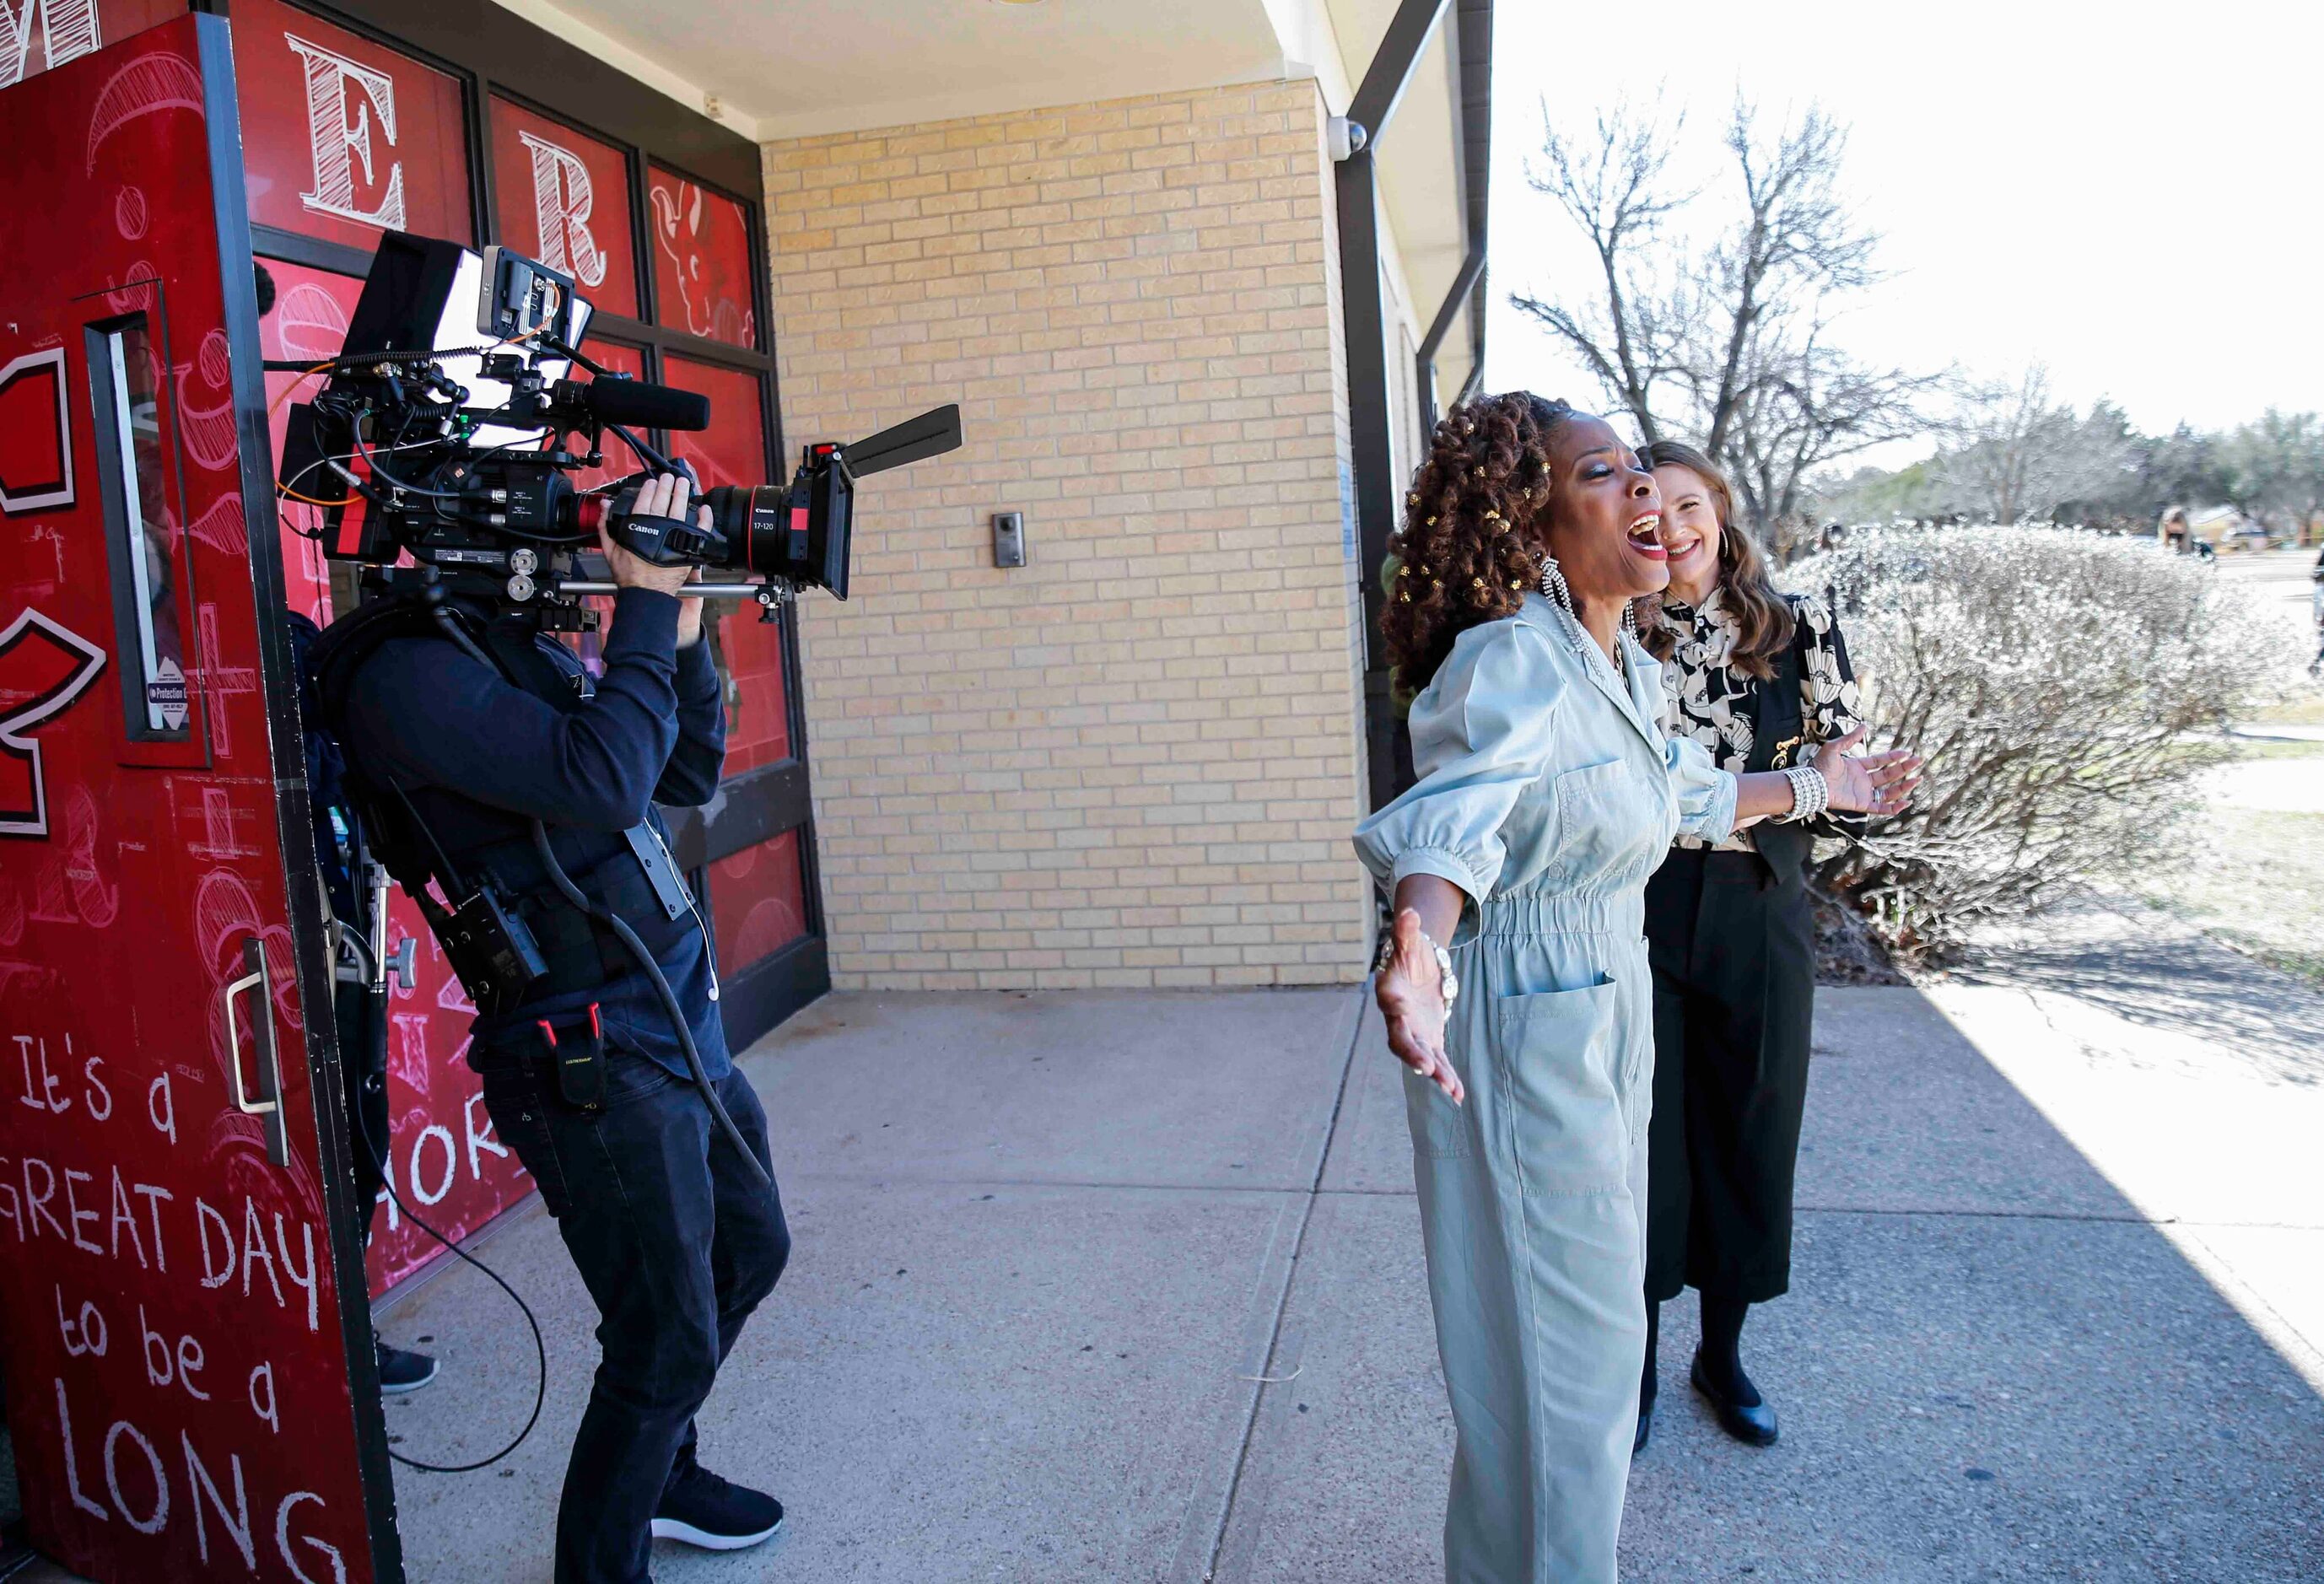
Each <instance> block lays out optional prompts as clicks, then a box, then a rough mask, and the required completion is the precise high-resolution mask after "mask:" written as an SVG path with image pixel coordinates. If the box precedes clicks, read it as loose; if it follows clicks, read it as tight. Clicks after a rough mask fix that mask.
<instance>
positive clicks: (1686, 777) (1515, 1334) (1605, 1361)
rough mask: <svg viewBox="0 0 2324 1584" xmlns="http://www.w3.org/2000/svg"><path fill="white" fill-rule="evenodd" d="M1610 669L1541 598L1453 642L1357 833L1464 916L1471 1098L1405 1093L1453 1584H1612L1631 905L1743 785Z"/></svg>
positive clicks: (1627, 1375) (1392, 868)
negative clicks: (1439, 1411) (1401, 778)
mask: <svg viewBox="0 0 2324 1584" xmlns="http://www.w3.org/2000/svg"><path fill="white" fill-rule="evenodd" d="M1625 641H1626V643H1627V641H1628V640H1625ZM1627 655H1628V682H1627V685H1626V684H1625V680H1624V678H1623V677H1620V676H1618V675H1617V674H1616V672H1615V670H1614V668H1613V666H1612V665H1611V664H1610V663H1609V661H1608V660H1607V658H1606V656H1605V654H1604V652H1603V651H1602V650H1600V649H1599V648H1598V647H1597V645H1596V644H1595V643H1593V642H1592V641H1591V640H1590V638H1589V636H1588V635H1587V634H1586V633H1584V632H1583V631H1582V628H1581V625H1580V624H1579V623H1578V622H1575V621H1574V620H1573V619H1572V617H1570V616H1568V615H1567V614H1566V613H1565V612H1563V610H1562V609H1560V608H1559V607H1558V606H1556V605H1554V604H1552V603H1550V602H1549V601H1548V600H1546V599H1545V598H1543V597H1542V596H1541V595H1539V594H1529V595H1527V596H1526V603H1525V606H1524V608H1523V609H1522V610H1521V611H1519V612H1518V613H1517V615H1515V616H1512V617H1509V618H1508V619H1507V620H1504V621H1499V622H1490V623H1488V624H1486V625H1484V626H1481V627H1476V628H1472V629H1471V630H1470V631H1466V632H1463V633H1462V635H1461V636H1460V639H1459V640H1458V641H1457V642H1456V643H1455V644H1454V645H1453V649H1452V654H1451V655H1450V656H1449V657H1447V658H1446V659H1445V661H1444V663H1443V666H1442V667H1441V668H1439V669H1438V670H1437V673H1436V676H1435V677H1434V679H1433V680H1432V681H1431V682H1430V683H1429V685H1428V686H1427V687H1426V689H1425V690H1424V691H1423V692H1422V693H1421V695H1420V696H1419V698H1418V699H1417V700H1416V701H1415V703H1414V705H1413V708H1412V752H1413V760H1414V764H1415V766H1416V769H1418V771H1419V773H1420V780H1419V783H1418V784H1417V785H1416V786H1415V787H1413V788H1412V789H1411V790H1410V791H1408V792H1406V794H1405V795H1404V796H1403V797H1399V798H1397V800H1396V801H1395V802H1394V803H1392V804H1390V805H1388V806H1387V807H1386V808H1383V809H1381V810H1380V811H1379V813H1377V814H1375V815H1372V816H1371V817H1370V818H1369V819H1367V820H1366V821H1364V823H1363V824H1361V825H1360V827H1358V829H1357V832H1356V850H1357V852H1359V853H1360V855H1361V857H1362V859H1363V861H1364V864H1365V866H1366V867H1367V868H1368V869H1369V870H1371V872H1372V874H1373V876H1374V877H1375V878H1376V879H1379V882H1380V884H1381V885H1382V886H1384V887H1386V888H1388V889H1389V891H1390V894H1391V895H1393V892H1394V888H1395V885H1396V883H1397V881H1398V880H1401V879H1403V878H1404V877H1405V876H1406V875H1411V874H1433V875H1441V876H1442V877H1443V878H1444V879H1448V880H1451V881H1452V883H1453V884H1454V885H1456V886H1458V887H1460V888H1461V889H1462V890H1463V891H1464V892H1466V893H1467V894H1468V895H1469V896H1470V897H1471V898H1478V899H1480V905H1478V906H1472V907H1467V908H1464V909H1463V913H1462V921H1461V927H1460V929H1459V930H1458V931H1457V932H1456V933H1455V935H1454V937H1453V939H1452V941H1451V942H1450V943H1447V944H1448V945H1449V947H1450V949H1451V951H1452V966H1453V971H1454V972H1456V973H1457V974H1459V976H1460V980H1461V993H1460V995H1459V997H1458V998H1457V999H1455V1000H1454V1001H1453V1003H1452V1018H1451V1023H1450V1026H1449V1027H1448V1028H1447V1029H1446V1033H1445V1049H1446V1051H1447V1054H1450V1056H1451V1057H1452V1064H1453V1066H1454V1067H1455V1068H1456V1069H1458V1070H1459V1072H1460V1074H1461V1081H1462V1084H1463V1085H1465V1086H1466V1088H1467V1090H1468V1101H1467V1103H1466V1104H1465V1105H1463V1106H1459V1107H1455V1106H1454V1105H1453V1104H1452V1101H1449V1100H1446V1099H1445V1098H1444V1096H1443V1093H1442V1092H1441V1091H1438V1090H1437V1089H1436V1087H1435V1086H1434V1084H1432V1083H1430V1082H1427V1081H1425V1080H1424V1079H1420V1078H1417V1077H1416V1076H1414V1075H1413V1074H1412V1073H1410V1072H1408V1071H1407V1072H1406V1073H1405V1078H1404V1083H1405V1102H1406V1119H1407V1121H1408V1122H1409V1123H1410V1125H1411V1128H1412V1146H1413V1157H1414V1158H1413V1175H1414V1177H1415V1179H1416V1181H1417V1183H1418V1184H1419V1192H1420V1212H1421V1224H1422V1229H1423V1234H1424V1237H1425V1241H1426V1246H1427V1252H1428V1287H1429V1295H1430V1297H1431V1298H1432V1299H1433V1300H1434V1303H1435V1308H1436V1343H1437V1348H1438V1350H1439V1352H1440V1353H1441V1354H1442V1355H1443V1360H1444V1381H1445V1386H1446V1387H1447V1388H1448V1390H1449V1391H1450V1393H1451V1395H1452V1417H1453V1421H1454V1423H1455V1425H1456V1427H1457V1429H1458V1431H1459V1444H1458V1446H1457V1448H1456V1449H1455V1450H1454V1453H1453V1460H1452V1497H1451V1501H1450V1504H1449V1506H1448V1507H1447V1510H1446V1513H1445V1517H1444V1572H1445V1578H1446V1579H1448V1580H1449V1581H1450V1584H1612V1580H1613V1579H1614V1547H1615V1541H1616V1538H1617V1536H1618V1533H1620V1530H1621V1523H1622V1495H1623V1487H1624V1486H1625V1484H1626V1483H1627V1481H1628V1477H1629V1469H1630V1441H1631V1437H1632V1432H1633V1431H1634V1429H1635V1428H1636V1425H1637V1409H1638V1370H1639V1368H1640V1366H1641V1365H1642V1364H1643V1362H1644V1360H1645V1352H1646V1307H1645V1299H1644V1297H1643V1294H1644V1291H1645V1281H1646V1118H1647V1113H1648V1110H1649V1108H1650V1106H1651V1103H1652V1099H1653V1094H1654V1060H1655V1056H1654V995H1653V984H1652V981H1651V980H1650V978H1649V976H1648V973H1647V969H1646V939H1645V935H1644V927H1645V903H1644V892H1645V889H1646V877H1647V876H1648V875H1649V874H1651V873H1652V872H1653V871H1654V869H1655V865H1656V864H1658V863H1659V862H1661V861H1662V857H1663V853H1664V852H1665V850H1666V849H1667V848H1668V847H1669V845H1670V840H1671V835H1672V833H1673V832H1674V831H1676V830H1680V829H1684V830H1686V831H1688V832H1690V833H1693V834H1696V835H1700V836H1704V837H1709V838H1711V839H1714V840H1715V839H1718V838H1720V837H1723V836H1725V835H1726V834H1727V833H1728V832H1729V828H1730V827H1731V826H1732V824H1734V817H1735V794H1736V787H1737V783H1736V780H1735V778H1734V777H1732V776H1729V775H1727V774H1725V773H1724V772H1722V771H1720V770H1718V769H1714V768H1713V767H1712V765H1711V760H1710V758H1709V756H1708V755H1707V754H1705V753H1704V751H1702V749H1701V747H1700V746H1698V745H1697V744H1695V743H1693V742H1691V741H1672V740H1671V739H1669V738H1667V737H1665V734H1664V732H1663V730H1662V725H1661V719H1662V709H1663V694H1662V681H1661V673H1660V670H1659V668H1657V667H1656V665H1655V661H1654V660H1653V659H1652V658H1649V657H1648V656H1647V655H1646V653H1645V652H1644V651H1643V650H1641V649H1638V648H1637V645H1636V644H1628V649H1627Z"/></svg>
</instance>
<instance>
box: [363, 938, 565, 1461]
mask: <svg viewBox="0 0 2324 1584" xmlns="http://www.w3.org/2000/svg"><path fill="white" fill-rule="evenodd" d="M338 933H339V942H340V944H342V945H345V946H347V947H350V948H352V949H353V950H354V951H355V953H356V955H357V956H359V957H361V958H362V959H363V961H364V964H365V967H366V974H365V977H366V980H368V979H369V978H370V977H372V976H374V975H375V974H376V973H377V972H378V967H379V965H378V963H377V962H374V961H373V960H372V953H371V946H370V944H369V943H368V942H366V941H365V940H364V938H363V937H362V936H361V935H357V934H356V933H355V931H353V930H351V929H349V928H347V927H346V926H345V925H341V926H339V932H338ZM348 1131H349V1132H351V1133H353V1134H354V1135H355V1137H357V1138H358V1139H360V1140H362V1142H363V1152H364V1157H365V1158H366V1159H368V1160H369V1161H370V1162H371V1169H372V1170H373V1171H374V1172H375V1173H376V1174H378V1176H379V1183H380V1186H381V1187H382V1188H383V1189H384V1190H386V1192H387V1196H388V1197H389V1198H390V1199H392V1200H393V1201H394V1202H395V1208H396V1209H397V1210H398V1211H401V1212H402V1215H403V1219H404V1220H408V1221H410V1223H411V1224H412V1225H413V1226H415V1227H418V1228H419V1229H420V1230H421V1231H423V1232H425V1233H427V1234H428V1235H429V1237H431V1238H433V1239H436V1241H438V1243H441V1244H442V1245H444V1247H445V1248H448V1249H450V1250H451V1251H452V1252H453V1254H455V1255H457V1257H459V1258H461V1259H463V1260H466V1262H467V1263H468V1264H470V1265H473V1266H475V1267H476V1268H477V1269H478V1270H480V1271H482V1272H484V1275H487V1276H490V1277H491V1278H492V1280H493V1285H495V1286H497V1287H498V1288H500V1290H501V1291H502V1292H503V1293H506V1294H508V1295H509V1302H510V1303H513V1304H515V1305H516V1307H517V1312H519V1313H521V1314H522V1315H523V1316H524V1323H525V1324H526V1325H528V1326H530V1328H531V1330H532V1358H533V1377H532V1412H531V1413H530V1414H527V1415H526V1416H525V1421H524V1428H523V1429H522V1430H520V1431H518V1432H516V1437H515V1439H514V1440H512V1441H510V1442H509V1443H508V1445H506V1446H504V1447H503V1448H502V1449H501V1450H499V1451H497V1452H494V1453H493V1455H492V1456H491V1457H489V1458H479V1459H478V1460H476V1461H475V1462H473V1463H429V1462H423V1461H422V1460H420V1459H418V1458H407V1457H405V1456H404V1455H403V1454H402V1453H401V1452H399V1451H397V1450H395V1449H394V1448H393V1447H392V1446H391V1447H390V1448H388V1449H387V1455H388V1456H389V1457H391V1458H392V1459H394V1460H396V1461H397V1462H399V1463H401V1464H402V1465H403V1466H404V1467H405V1468H407V1469H420V1471H421V1472H422V1473H427V1474H473V1473H475V1471H476V1470H477V1469H489V1468H491V1467H492V1466H493V1464H494V1463H497V1462H499V1461H500V1460H502V1459H503V1458H505V1457H507V1456H508V1455H509V1454H510V1453H511V1452H513V1451H514V1450H517V1448H519V1447H521V1446H522V1445H523V1444H524V1441H525V1438H526V1437H527V1436H529V1435H530V1434H531V1433H532V1429H533V1426H534V1425H536V1424H539V1423H540V1409H541V1404H543V1403H545V1402H546V1401H548V1398H549V1349H548V1347H547V1345H546V1344H544V1343H543V1342H542V1341H541V1340H540V1322H539V1319H538V1318H536V1317H535V1316H534V1314H533V1312H532V1306H531V1305H530V1304H529V1303H526V1302H525V1301H524V1299H523V1297H522V1296H521V1295H520V1294H518V1292H517V1290H516V1289H515V1288H514V1287H512V1286H510V1285H508V1283H507V1281H506V1280H505V1279H503V1277H502V1275H501V1273H500V1272H498V1271H496V1270H494V1269H493V1267H492V1266H489V1265H486V1264H485V1263H484V1261H483V1260H481V1259H478V1258H477V1257H475V1255H473V1254H471V1253H469V1252H468V1251H467V1250H466V1249H465V1248H461V1247H460V1246H459V1245H458V1244H457V1243H455V1242H453V1241H452V1239H449V1238H447V1237H446V1236H445V1235H444V1234H443V1233H441V1232H439V1231H438V1230H437V1229H435V1228H434V1227H433V1226H431V1225H430V1224H429V1223H428V1222H427V1221H424V1220H420V1217H419V1216H418V1215H416V1214H414V1213H413V1211H412V1209H411V1207H410V1205H408V1204H406V1203H405V1202H403V1195H402V1194H401V1193H397V1192H396V1191H395V1174H394V1173H392V1172H391V1171H390V1170H388V1167H387V1163H386V1162H385V1161H383V1160H381V1159H380V1158H379V1151H378V1150H377V1149H376V1148H374V1147H373V1145H372V1139H371V1134H370V1132H369V1131H368V1130H367V1129H365V1128H349V1129H348Z"/></svg>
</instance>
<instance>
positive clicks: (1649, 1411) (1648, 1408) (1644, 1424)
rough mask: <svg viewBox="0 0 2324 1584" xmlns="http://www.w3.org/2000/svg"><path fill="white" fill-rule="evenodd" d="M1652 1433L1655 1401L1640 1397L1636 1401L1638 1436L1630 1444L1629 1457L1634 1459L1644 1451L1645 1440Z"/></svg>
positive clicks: (1650, 1398)
mask: <svg viewBox="0 0 2324 1584" xmlns="http://www.w3.org/2000/svg"><path fill="white" fill-rule="evenodd" d="M1654 1433H1655V1400H1654V1398H1652V1397H1640V1398H1639V1399H1638V1434H1637V1440H1635V1441H1631V1443H1630V1456H1632V1457H1634V1458H1635V1457H1637V1455H1638V1454H1639V1453H1640V1452H1643V1451H1645V1450H1646V1440H1647V1438H1648V1437H1649V1436H1651V1435H1653V1434H1654Z"/></svg>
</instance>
